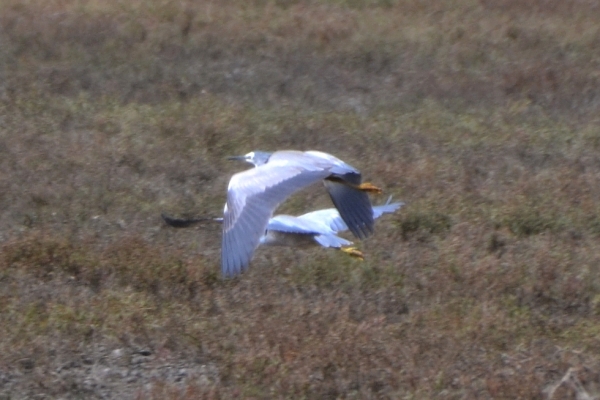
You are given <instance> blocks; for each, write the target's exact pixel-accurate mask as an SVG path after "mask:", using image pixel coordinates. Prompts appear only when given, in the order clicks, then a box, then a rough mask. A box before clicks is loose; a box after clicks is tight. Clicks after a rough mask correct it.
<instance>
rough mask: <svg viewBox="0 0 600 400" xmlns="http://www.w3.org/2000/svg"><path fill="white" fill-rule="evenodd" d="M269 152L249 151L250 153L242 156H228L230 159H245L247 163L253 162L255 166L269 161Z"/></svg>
mask: <svg viewBox="0 0 600 400" xmlns="http://www.w3.org/2000/svg"><path fill="white" fill-rule="evenodd" d="M269 157H271V153H267V152H264V151H251V152H250V153H248V154H246V155H243V156H234V157H229V159H230V160H240V161H246V162H247V163H250V164H253V165H254V166H255V167H258V166H260V165H264V164H266V163H267V161H269Z"/></svg>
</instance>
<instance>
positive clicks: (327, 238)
mask: <svg viewBox="0 0 600 400" xmlns="http://www.w3.org/2000/svg"><path fill="white" fill-rule="evenodd" d="M315 240H316V241H317V243H319V244H320V245H321V246H323V247H337V248H340V247H344V246H350V245H352V244H353V243H352V242H351V241H349V240H346V239H344V238H341V237H339V236H336V235H333V234H331V235H316V236H315Z"/></svg>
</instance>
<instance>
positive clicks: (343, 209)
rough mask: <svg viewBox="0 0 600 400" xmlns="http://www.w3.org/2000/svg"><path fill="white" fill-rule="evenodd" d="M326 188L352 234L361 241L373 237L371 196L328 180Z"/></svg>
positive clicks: (373, 224)
mask: <svg viewBox="0 0 600 400" xmlns="http://www.w3.org/2000/svg"><path fill="white" fill-rule="evenodd" d="M325 186H326V187H327V190H328V192H329V196H330V197H331V200H332V201H333V204H334V205H335V207H336V208H337V209H338V211H339V213H340V216H341V217H342V219H343V220H344V222H345V223H346V225H347V226H348V229H349V230H350V232H352V234H353V235H354V236H356V237H357V238H359V239H361V240H363V239H366V238H367V237H369V236H371V235H372V234H373V230H374V227H375V219H374V218H373V207H372V206H371V200H370V199H369V195H368V194H367V193H366V192H365V191H363V190H360V189H357V188H354V187H352V186H350V185H348V184H345V183H343V182H340V181H336V180H332V181H330V180H326V181H325Z"/></svg>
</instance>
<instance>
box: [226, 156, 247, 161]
mask: <svg viewBox="0 0 600 400" xmlns="http://www.w3.org/2000/svg"><path fill="white" fill-rule="evenodd" d="M227 159H228V160H237V161H246V156H231V157H227Z"/></svg>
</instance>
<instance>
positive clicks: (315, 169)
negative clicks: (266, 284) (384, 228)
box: [221, 150, 381, 277]
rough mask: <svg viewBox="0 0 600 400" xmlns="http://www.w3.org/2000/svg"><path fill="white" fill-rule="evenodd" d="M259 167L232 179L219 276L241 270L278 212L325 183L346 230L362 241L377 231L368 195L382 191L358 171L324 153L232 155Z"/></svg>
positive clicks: (226, 206)
mask: <svg viewBox="0 0 600 400" xmlns="http://www.w3.org/2000/svg"><path fill="white" fill-rule="evenodd" d="M230 159H233V160H242V161H246V162H248V163H251V164H253V165H254V166H255V168H252V169H249V170H246V171H243V172H240V173H237V174H235V175H233V176H232V177H231V180H230V181H229V186H228V188H227V203H226V204H225V209H224V212H223V214H224V215H223V243H222V246H221V272H222V274H223V276H224V277H232V276H235V275H238V274H239V273H241V272H243V271H244V270H245V269H246V268H248V265H249V263H250V260H251V259H252V255H253V254H254V250H255V249H256V247H258V245H259V244H260V239H261V237H262V236H263V235H264V233H265V230H266V228H267V225H268V223H269V219H270V218H271V217H272V216H273V212H274V211H275V209H276V208H277V207H278V206H279V204H281V203H282V202H283V201H284V200H285V199H286V198H288V197H289V196H291V195H292V194H293V193H295V192H297V191H299V190H300V189H302V188H305V187H307V186H309V185H311V184H313V183H315V182H318V181H321V180H322V181H323V182H324V184H325V187H326V188H327V191H328V192H329V196H330V197H331V200H332V201H333V204H334V205H335V207H336V208H337V210H338V211H339V214H340V217H341V219H342V220H343V221H344V223H345V224H346V225H347V226H348V229H349V230H350V232H352V234H353V235H354V236H356V237H357V238H359V239H365V238H366V237H368V236H370V235H371V234H372V233H373V225H374V222H373V210H372V208H371V201H370V200H369V196H368V192H376V193H381V189H379V188H377V187H375V186H373V185H372V184H370V183H361V181H362V178H361V175H360V172H359V171H358V170H357V169H356V168H354V167H352V166H350V165H348V164H346V163H345V162H343V161H342V160H340V159H338V158H336V157H334V156H332V155H331V154H327V153H323V152H320V151H304V152H303V151H293V150H285V151H276V152H274V153H267V152H263V151H253V152H250V153H248V154H246V155H244V156H236V157H230Z"/></svg>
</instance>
